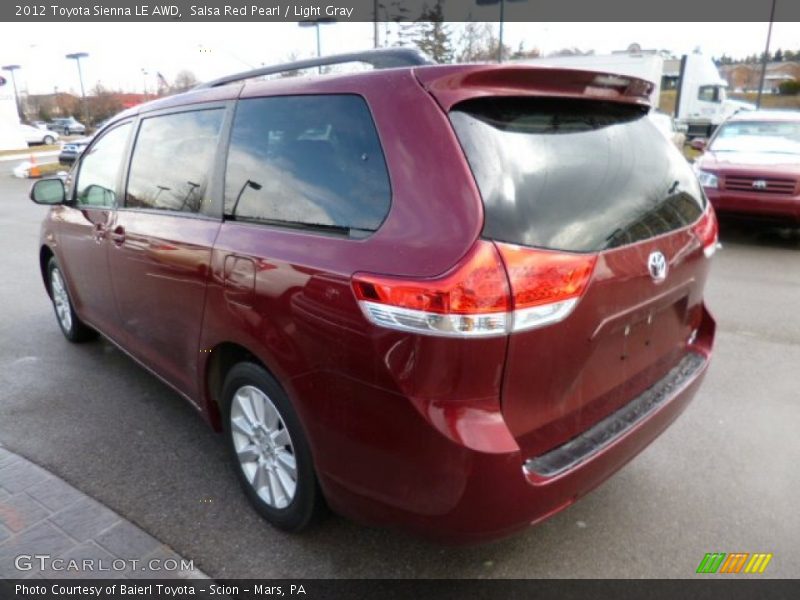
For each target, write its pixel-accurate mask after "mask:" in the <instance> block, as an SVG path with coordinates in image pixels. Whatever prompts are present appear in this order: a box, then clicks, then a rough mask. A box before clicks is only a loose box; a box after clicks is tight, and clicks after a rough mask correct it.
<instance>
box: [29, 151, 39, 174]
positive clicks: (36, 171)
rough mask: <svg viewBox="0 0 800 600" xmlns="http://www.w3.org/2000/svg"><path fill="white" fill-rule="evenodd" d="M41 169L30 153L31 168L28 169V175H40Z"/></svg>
mask: <svg viewBox="0 0 800 600" xmlns="http://www.w3.org/2000/svg"><path fill="white" fill-rule="evenodd" d="M41 176H42V170H41V169H40V168H39V165H37V164H36V157H34V156H33V154H31V168H30V169H28V177H31V178H33V177H41Z"/></svg>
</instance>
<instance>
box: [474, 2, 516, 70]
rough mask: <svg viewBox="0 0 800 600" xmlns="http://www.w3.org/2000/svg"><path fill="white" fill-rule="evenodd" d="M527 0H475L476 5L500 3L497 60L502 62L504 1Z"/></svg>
mask: <svg viewBox="0 0 800 600" xmlns="http://www.w3.org/2000/svg"><path fill="white" fill-rule="evenodd" d="M527 1H528V0H477V4H478V6H491V5H493V4H499V5H500V33H499V36H498V37H499V38H500V39H499V40H498V42H499V43H498V46H497V62H499V63H501V62H503V23H504V22H505V18H506V2H527Z"/></svg>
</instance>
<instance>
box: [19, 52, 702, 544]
mask: <svg viewBox="0 0 800 600" xmlns="http://www.w3.org/2000/svg"><path fill="white" fill-rule="evenodd" d="M359 56H360V59H362V60H365V58H366V62H372V63H373V64H374V65H375V66H378V67H391V68H379V69H377V70H374V71H369V72H361V73H356V74H344V75H332V76H323V77H308V78H287V79H278V80H273V81H262V80H258V81H244V80H246V79H248V78H252V77H253V76H258V75H264V74H267V71H269V72H273V73H274V72H277V71H279V70H281V69H272V70H270V69H261V70H258V71H255V72H252V73H246V74H242V75H240V76H233V77H230V78H225V79H223V80H220V81H218V82H212V83H211V84H206V85H205V86H203V87H201V89H198V90H194V91H191V92H188V93H186V94H182V95H178V96H175V97H172V98H167V99H162V100H157V101H155V102H151V103H148V104H145V105H143V106H141V107H138V108H135V109H132V110H130V111H128V112H126V113H124V114H123V115H121V116H119V117H117V118H116V119H115V120H114V122H113V123H110V124H109V125H107V126H106V127H105V128H104V130H103V131H101V132H100V133H99V134H98V136H97V137H96V138H95V140H94V141H93V143H92V145H91V146H90V147H89V148H88V149H87V150H86V151H85V152H84V153H83V155H82V156H81V157H80V159H79V162H78V165H77V167H76V169H75V170H74V171H73V173H72V182H71V183H70V185H69V186H68V187H67V189H66V190H64V189H63V188H60V187H59V185H60V184H59V183H57V182H56V181H53V180H45V181H42V182H39V183H38V184H37V185H36V186H35V188H34V190H33V191H32V197H33V199H34V200H35V201H38V202H40V203H46V204H51V205H53V208H52V209H51V211H50V213H49V215H48V217H47V218H46V220H45V222H44V224H43V231H42V244H41V250H40V265H41V268H42V273H43V276H44V279H45V284H46V287H47V290H48V293H49V294H50V296H51V298H52V299H53V303H54V307H55V311H56V315H57V317H58V322H59V324H60V326H61V328H62V330H63V331H64V333H65V335H66V336H67V338H68V339H70V340H72V341H82V340H85V339H89V338H91V337H92V335H93V333H94V332H95V331H99V332H101V333H102V334H103V335H104V336H105V337H107V338H108V339H110V340H111V341H112V342H113V343H115V344H117V345H118V346H120V347H121V348H123V349H124V350H125V351H126V352H127V353H129V354H130V355H131V356H132V357H133V358H135V359H136V360H137V361H139V362H140V363H142V364H143V365H144V366H145V367H146V368H148V369H149V370H151V371H152V372H154V373H155V374H156V375H157V376H159V377H160V378H161V379H162V380H164V381H165V382H166V383H167V384H169V385H170V386H172V387H173V388H175V389H176V390H177V391H178V392H179V393H180V394H181V395H182V396H184V397H186V398H187V399H188V400H189V401H190V402H192V403H193V404H194V405H195V406H196V407H197V408H198V409H199V410H200V411H201V413H202V414H203V415H204V416H205V417H206V418H207V419H208V420H209V422H210V423H211V424H212V426H214V427H215V428H217V429H219V430H221V431H224V435H225V439H226V441H227V444H228V445H229V447H230V451H231V457H232V462H233V466H234V469H235V470H236V472H237V474H238V475H239V478H240V480H241V483H242V486H243V488H244V490H245V493H246V494H247V495H248V497H249V498H250V500H251V501H252V503H253V505H254V506H255V507H256V509H257V510H258V511H259V512H260V513H261V514H262V515H263V516H264V517H266V518H267V520H269V521H270V522H271V523H273V524H274V525H276V526H278V527H281V528H283V529H287V530H290V531H298V530H300V529H303V528H304V527H306V526H307V525H308V524H309V523H311V522H312V521H313V520H314V519H315V517H317V516H318V515H319V514H320V513H321V510H322V508H323V507H324V506H329V507H331V508H332V509H333V510H335V511H337V512H339V513H341V514H344V515H347V516H349V517H351V518H354V519H358V520H361V521H364V522H368V523H376V524H384V525H392V526H400V527H404V528H406V529H410V530H414V531H416V532H418V533H420V534H422V535H426V536H431V537H436V538H439V539H450V540H477V539H484V538H491V537H496V536H500V535H504V534H506V533H509V532H511V531H514V530H516V529H519V528H521V527H524V526H526V525H528V524H531V523H535V522H537V521H540V520H542V519H544V518H546V517H548V516H551V515H553V514H555V513H556V512H558V511H559V510H561V509H563V508H565V507H567V506H569V505H570V504H571V503H573V502H574V501H575V500H576V499H577V498H579V497H580V496H582V495H583V494H585V493H587V492H588V491H590V490H591V489H592V488H594V487H595V486H597V485H598V484H600V483H601V482H602V481H604V480H605V479H606V478H608V477H609V476H610V475H611V474H613V473H614V472H615V471H616V470H618V469H619V468H620V467H622V466H623V465H624V464H625V463H627V462H628V461H629V460H631V459H632V458H633V457H634V456H635V455H636V454H637V453H638V452H639V451H641V450H642V449H643V448H645V447H646V446H647V445H648V444H649V443H650V442H651V441H652V440H653V439H654V438H655V437H656V436H658V435H659V434H660V433H661V432H662V431H663V430H664V429H665V428H666V427H667V426H668V425H669V424H670V423H671V422H672V421H673V420H674V419H675V418H676V417H677V416H678V415H679V414H680V412H681V411H682V410H683V409H684V408H685V407H686V405H687V404H688V402H689V401H690V400H691V398H692V396H693V395H694V393H695V391H696V390H697V387H698V385H699V383H700V381H701V379H702V376H703V375H704V373H705V371H706V369H707V366H708V363H709V359H710V355H711V348H712V343H713V337H714V321H713V319H712V318H711V316H710V315H709V313H708V311H707V310H706V308H705V304H704V301H703V288H704V285H705V281H706V277H707V274H708V269H709V263H710V260H709V259H710V257H711V256H712V254H713V253H714V250H715V248H716V241H717V224H716V220H715V217H714V213H713V211H712V209H711V207H710V206H709V204H708V202H707V200H706V198H705V197H704V195H703V192H702V190H701V188H700V187H699V185H698V183H697V180H696V178H695V176H694V175H693V173H692V170H691V169H690V167H689V165H688V164H687V163H686V161H685V160H684V159H683V157H682V156H681V154H680V153H679V152H678V151H677V150H676V149H675V148H674V147H673V146H672V145H671V144H670V143H669V142H668V141H667V140H666V139H665V138H664V136H663V135H661V134H660V133H659V132H658V130H657V129H656V128H655V127H654V125H653V124H652V123H651V121H650V119H648V118H646V115H647V113H648V111H649V109H650V107H649V106H648V104H647V97H648V94H649V92H650V84H648V83H646V82H644V81H640V80H636V79H631V78H622V77H618V76H613V75H603V74H596V73H587V72H582V71H571V70H562V69H548V68H536V67H522V66H496V65H458V66H428V65H424V64H419V63H421V61H417V60H416V59H414V58H413V56H414V55H411V54H410V53H408V52H406V51H401V50H390V51H383V52H381V51H378V52H372V53H364V54H363V55H359ZM403 61H406V62H407V63H412V64H408V65H407V66H399V64H400V63H402V62H403ZM306 62H307V63H309V64H310V61H306ZM413 63H416V64H413ZM302 64H305V63H302ZM295 66H296V65H295ZM143 419H146V416H145V415H143Z"/></svg>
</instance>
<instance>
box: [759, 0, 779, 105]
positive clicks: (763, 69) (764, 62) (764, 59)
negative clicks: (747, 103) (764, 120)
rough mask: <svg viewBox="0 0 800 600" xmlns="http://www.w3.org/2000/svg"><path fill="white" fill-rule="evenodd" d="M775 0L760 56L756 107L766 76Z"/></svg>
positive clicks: (773, 0) (774, 0)
mask: <svg viewBox="0 0 800 600" xmlns="http://www.w3.org/2000/svg"><path fill="white" fill-rule="evenodd" d="M775 2H776V0H772V9H771V10H770V13H769V29H768V30H767V47H766V49H765V50H764V56H762V57H761V79H760V80H759V82H758V97H757V98H756V108H761V92H762V91H763V89H764V78H765V77H766V76H767V59H768V58H769V42H770V38H771V37H772V22H773V21H774V20H775Z"/></svg>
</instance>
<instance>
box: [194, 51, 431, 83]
mask: <svg viewBox="0 0 800 600" xmlns="http://www.w3.org/2000/svg"><path fill="white" fill-rule="evenodd" d="M351 62H362V63H367V64H369V65H372V67H373V68H374V69H391V68H394V67H414V66H420V65H432V64H435V63H434V62H433V61H432V60H431V59H430V58H428V57H427V56H426V55H425V54H424V53H423V52H420V51H419V50H417V49H416V48H378V49H375V50H365V51H363V52H349V53H347V54H334V55H333V56H322V57H320V58H309V59H306V60H297V61H294V62H288V63H283V64H280V65H271V66H268V67H261V68H259V69H253V70H252V71H242V72H241V73H235V74H233V75H228V76H226V77H220V78H219V79H214V80H213V81H208V82H205V83H201V84H200V85H198V86H195V88H194V89H196V90H199V89H206V88H213V87H218V86H220V85H226V84H228V83H233V82H235V81H242V80H243V79H252V78H253V77H262V76H264V75H275V74H277V73H285V72H287V71H299V70H301V69H309V68H312V67H325V66H328V65H339V64H345V63H351Z"/></svg>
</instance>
